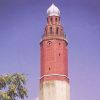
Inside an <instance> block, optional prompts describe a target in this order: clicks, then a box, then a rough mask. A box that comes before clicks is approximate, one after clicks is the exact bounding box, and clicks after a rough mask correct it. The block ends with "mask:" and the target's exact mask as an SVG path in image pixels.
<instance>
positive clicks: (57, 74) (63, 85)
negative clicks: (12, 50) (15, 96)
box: [39, 4, 70, 100]
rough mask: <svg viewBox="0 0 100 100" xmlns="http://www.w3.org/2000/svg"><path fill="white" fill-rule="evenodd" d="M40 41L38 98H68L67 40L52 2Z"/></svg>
mask: <svg viewBox="0 0 100 100" xmlns="http://www.w3.org/2000/svg"><path fill="white" fill-rule="evenodd" d="M47 14H48V17H47V25H46V27H45V31H44V34H43V37H42V40H41V42H40V52H41V53H40V56H41V57H40V60H41V77H40V98H39V99H40V100H70V85H69V78H68V47H67V46H68V42H67V39H66V37H65V34H64V31H63V27H62V25H61V22H60V10H59V9H58V8H57V7H56V6H55V5H54V4H52V5H51V6H50V7H49V8H48V10H47Z"/></svg>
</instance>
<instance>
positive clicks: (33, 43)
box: [0, 0, 100, 100]
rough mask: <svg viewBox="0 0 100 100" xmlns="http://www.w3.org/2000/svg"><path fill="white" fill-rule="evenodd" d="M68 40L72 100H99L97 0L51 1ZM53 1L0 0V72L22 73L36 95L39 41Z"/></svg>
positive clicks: (99, 14)
mask: <svg viewBox="0 0 100 100" xmlns="http://www.w3.org/2000/svg"><path fill="white" fill-rule="evenodd" d="M54 3H55V5H56V6H58V8H59V9H60V11H61V22H62V25H63V27H64V32H65V34H66V35H67V38H68V41H69V46H68V49H69V53H68V54H69V77H70V85H71V100H99V99H100V86H99V85H100V72H99V71H100V67H99V66H100V1H99V0H54ZM51 4H52V0H0V74H6V73H16V72H18V73H25V74H26V75H27V77H28V81H27V88H28V91H29V92H28V95H29V97H28V98H27V99H26V100H34V99H35V98H36V97H37V96H38V94H39V72H40V71H39V70H40V69H39V68H40V48H39V42H40V40H41V35H42V34H43V32H44V27H45V26H46V18H47V13H46V10H47V8H48V7H49V6H50V5H51Z"/></svg>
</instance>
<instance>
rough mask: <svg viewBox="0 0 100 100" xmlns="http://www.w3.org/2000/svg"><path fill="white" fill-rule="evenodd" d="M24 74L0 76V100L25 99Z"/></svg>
mask: <svg viewBox="0 0 100 100" xmlns="http://www.w3.org/2000/svg"><path fill="white" fill-rule="evenodd" d="M25 83H26V78H25V75H24V74H18V73H15V74H9V75H1V76H0V100H16V98H17V97H18V98H21V99H24V98H25V97H27V89H26V88H25Z"/></svg>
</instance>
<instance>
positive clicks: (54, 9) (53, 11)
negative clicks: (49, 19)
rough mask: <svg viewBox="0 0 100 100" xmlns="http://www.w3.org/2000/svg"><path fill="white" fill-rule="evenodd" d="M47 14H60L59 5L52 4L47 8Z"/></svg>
mask: <svg viewBox="0 0 100 100" xmlns="http://www.w3.org/2000/svg"><path fill="white" fill-rule="evenodd" d="M47 14H48V16H60V10H59V9H58V7H57V6H55V5H54V4H52V5H51V6H50V7H49V8H48V9H47Z"/></svg>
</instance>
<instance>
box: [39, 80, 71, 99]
mask: <svg viewBox="0 0 100 100" xmlns="http://www.w3.org/2000/svg"><path fill="white" fill-rule="evenodd" d="M39 100H70V86H69V83H68V82H67V81H57V80H52V81H43V82H41V83H40V99H39Z"/></svg>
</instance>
